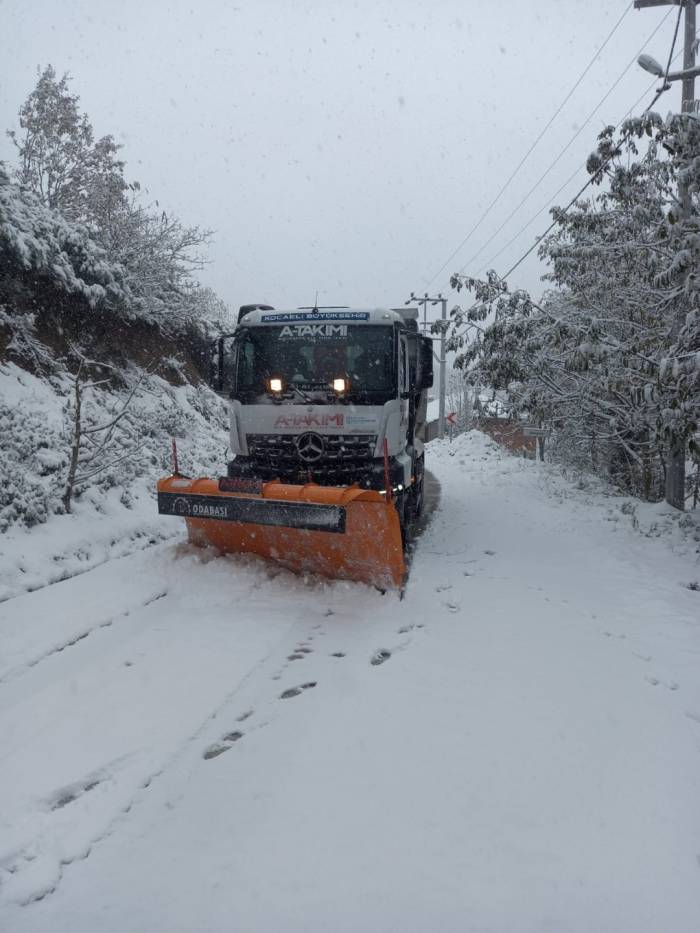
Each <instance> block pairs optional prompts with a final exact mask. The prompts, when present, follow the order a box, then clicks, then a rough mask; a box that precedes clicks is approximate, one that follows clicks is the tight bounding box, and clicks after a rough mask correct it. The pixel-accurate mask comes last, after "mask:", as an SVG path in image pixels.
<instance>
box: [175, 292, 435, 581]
mask: <svg viewBox="0 0 700 933" xmlns="http://www.w3.org/2000/svg"><path fill="white" fill-rule="evenodd" d="M210 381H211V385H212V388H213V389H214V390H215V391H217V392H218V393H219V394H220V395H222V396H223V397H225V398H226V399H227V400H228V403H229V409H230V448H231V452H232V454H233V458H232V459H231V461H230V462H229V464H228V470H227V475H226V476H223V477H221V478H219V479H208V478H199V479H191V478H188V477H185V476H182V475H180V474H179V472H178V469H177V464H176V465H175V468H174V469H175V472H174V474H173V475H172V476H169V477H167V478H164V479H161V480H159V482H158V510H159V512H160V513H161V514H164V515H176V516H182V517H184V518H185V520H186V523H187V529H188V536H189V540H190V542H192V543H193V544H196V545H203V546H213V547H215V548H218V549H219V550H221V551H222V552H225V553H254V554H258V555H261V556H263V557H266V558H269V559H272V560H275V561H277V562H278V563H280V564H282V565H283V566H285V567H287V568H289V569H291V570H294V571H297V572H304V571H311V572H314V573H319V574H322V575H324V576H327V577H334V578H341V579H349V580H358V581H363V582H365V583H369V584H371V585H374V586H377V587H379V588H380V589H388V588H393V587H401V586H402V584H403V581H404V578H405V575H406V548H407V544H408V542H409V540H410V535H411V529H412V527H413V526H414V524H415V522H416V520H417V518H418V517H419V515H420V513H421V510H422V507H423V488H424V476H425V456H424V446H423V442H424V439H425V425H426V412H427V390H428V389H429V388H430V386H432V384H433V348H432V341H431V339H430V338H429V337H427V336H424V335H422V334H420V333H419V331H418V312H417V310H416V309H415V308H402V309H398V310H396V309H394V310H391V309H384V308H371V309H362V308H346V307H332V308H318V307H314V308H299V309H296V310H289V311H281V310H275V309H274V308H272V307H270V306H268V305H244V306H243V307H242V308H241V309H240V311H239V315H238V324H237V326H236V328H235V331H234V332H233V333H232V334H227V335H225V336H223V337H221V338H219V339H218V340H217V341H216V342H215V344H214V346H213V348H212V373H211V380H210Z"/></svg>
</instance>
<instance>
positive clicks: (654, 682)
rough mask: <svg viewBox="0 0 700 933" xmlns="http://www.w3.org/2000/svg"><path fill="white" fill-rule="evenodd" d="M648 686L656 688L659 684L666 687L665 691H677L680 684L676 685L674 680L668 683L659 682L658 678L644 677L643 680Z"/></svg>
mask: <svg viewBox="0 0 700 933" xmlns="http://www.w3.org/2000/svg"><path fill="white" fill-rule="evenodd" d="M644 679H645V680H646V682H647V683H648V684H651V685H652V687H658V686H659V684H661V686H662V687H666V689H667V690H672V691H674V692H675V691H676V690H678V689H679V687H680V684H679V683H676V681H675V680H670V681H669V682H668V683H665V682H664V681H661V680H659V678H658V677H645V678H644Z"/></svg>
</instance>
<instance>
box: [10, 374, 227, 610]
mask: <svg viewBox="0 0 700 933" xmlns="http://www.w3.org/2000/svg"><path fill="white" fill-rule="evenodd" d="M125 373H126V375H127V376H128V377H129V378H130V380H131V381H132V382H134V383H136V382H137V380H138V378H141V382H140V383H139V384H138V388H137V391H136V393H135V395H134V397H133V399H132V400H131V402H130V403H129V409H128V411H127V414H126V416H125V417H124V419H123V421H122V422H120V424H119V426H118V430H117V431H115V433H114V434H113V436H112V439H111V443H110V446H108V447H107V448H106V451H105V453H104V455H103V457H102V460H101V463H102V465H104V467H105V468H104V469H103V470H101V472H99V473H97V474H96V475H95V476H93V477H92V478H91V479H90V480H89V482H86V483H85V484H81V485H80V486H79V487H78V490H77V493H78V495H77V498H76V499H75V501H74V502H73V505H72V514H71V515H64V514H60V513H62V512H63V506H62V504H61V497H62V495H63V492H64V489H65V484H66V473H67V469H68V462H69V458H70V452H71V431H72V422H73V411H72V409H71V403H72V401H73V399H72V388H73V385H72V379H73V377H72V376H71V374H70V373H69V372H68V371H67V370H65V369H61V368H59V367H57V366H56V367H54V373H53V374H52V375H51V376H50V377H43V378H39V377H37V376H35V375H32V374H31V373H29V372H27V371H26V370H23V369H20V368H19V367H18V366H16V365H15V364H13V363H5V364H3V365H0V431H1V432H2V438H3V442H2V444H0V475H2V476H3V478H4V481H3V484H2V489H0V532H1V533H2V541H1V542H0V601H2V600H3V599H6V598H8V597H9V596H13V595H16V594H17V593H19V592H25V591H27V590H33V589H36V588H37V587H41V586H43V585H45V584H46V583H48V582H53V581H56V580H60V579H64V578H66V577H68V576H71V575H73V574H74V573H80V572H83V571H84V570H86V569H89V568H90V567H92V566H95V565H96V564H98V563H101V562H102V561H104V560H106V559H108V558H109V557H114V556H121V555H123V554H126V553H130V552H131V551H133V550H136V549H139V548H141V547H143V546H145V545H147V544H149V543H150V544H152V543H154V541H155V540H156V539H161V538H162V537H164V536H165V537H168V536H169V535H170V534H171V533H173V532H174V529H173V528H172V525H169V524H168V523H159V522H158V516H157V515H155V514H154V509H153V496H154V490H155V481H156V479H157V478H158V477H159V476H163V475H164V474H166V473H168V472H169V470H170V464H171V453H170V451H171V438H172V437H175V438H176V439H177V442H178V450H179V456H180V464H181V468H182V469H183V471H185V472H188V473H190V472H191V473H196V474H200V473H207V472H209V473H213V474H216V475H218V473H220V472H222V471H223V470H224V468H225V464H226V460H227V448H228V423H227V416H226V411H225V406H224V404H223V403H222V402H221V401H220V400H219V398H218V397H217V396H216V395H215V394H214V393H213V392H212V391H211V390H210V389H208V388H207V387H206V386H204V385H201V384H200V385H199V386H195V385H191V384H190V383H187V382H185V383H184V384H183V385H179V386H175V385H171V384H170V383H169V382H166V381H165V379H163V378H161V377H160V376H157V375H154V374H146V373H144V372H143V371H142V370H139V369H138V368H137V367H136V366H132V367H131V368H130V370H126V371H125ZM128 394H129V393H128V390H127V389H126V388H121V389H120V390H106V389H105V388H104V387H103V388H100V389H96V390H93V391H92V392H91V393H90V394H89V395H88V396H87V398H86V401H85V402H84V410H83V415H82V417H83V421H84V422H86V423H88V424H90V423H92V424H97V425H100V424H105V423H108V422H109V421H110V420H111V419H112V418H113V417H114V413H115V412H118V411H119V410H120V409H121V406H122V405H123V403H124V401H125V399H126V398H127V397H128ZM98 465H99V464H98ZM27 526H29V527H27Z"/></svg>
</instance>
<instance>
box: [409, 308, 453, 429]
mask: <svg viewBox="0 0 700 933" xmlns="http://www.w3.org/2000/svg"><path fill="white" fill-rule="evenodd" d="M411 302H415V303H416V304H419V305H423V333H424V334H425V336H426V337H429V336H430V334H429V333H428V304H431V305H437V304H439V305H442V313H441V320H442V327H441V329H440V356H439V357H436V359H437V361H438V363H439V364H440V406H439V408H438V431H439V437H444V436H445V393H446V391H447V386H446V381H447V380H446V374H445V370H446V364H447V361H446V359H445V327H446V321H447V298H443V297H442V292H440V294H439V295H437V296H434V297H432V298H431V296H430V295H429V294H428V293H427V292H426V293H425V294H424V296H423V297H422V298H419V297H418V296H417V295H415V294H414V293H413V292H411V297H410V298H409V299H408V301H407V302H406V304H410V303H411ZM433 355H434V356H435V353H434V352H433Z"/></svg>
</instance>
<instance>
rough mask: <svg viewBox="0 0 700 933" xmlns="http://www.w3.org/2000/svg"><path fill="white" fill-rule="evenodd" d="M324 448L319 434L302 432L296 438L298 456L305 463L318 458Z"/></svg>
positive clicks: (313, 461)
mask: <svg viewBox="0 0 700 933" xmlns="http://www.w3.org/2000/svg"><path fill="white" fill-rule="evenodd" d="M324 450H325V447H324V444H323V438H322V437H321V436H320V435H319V434H314V433H312V432H309V433H308V434H302V435H301V436H300V437H299V438H298V439H297V451H298V452H299V456H300V457H301V459H302V460H305V461H306V462H307V463H315V462H316V461H317V460H320V459H321V457H322V456H323V451H324Z"/></svg>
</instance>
